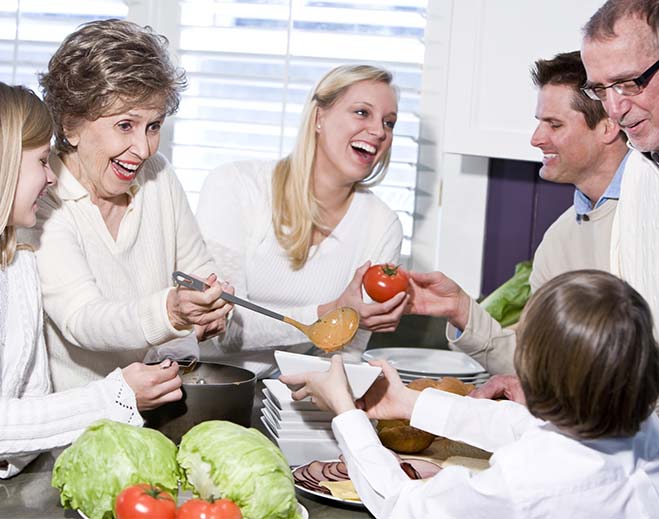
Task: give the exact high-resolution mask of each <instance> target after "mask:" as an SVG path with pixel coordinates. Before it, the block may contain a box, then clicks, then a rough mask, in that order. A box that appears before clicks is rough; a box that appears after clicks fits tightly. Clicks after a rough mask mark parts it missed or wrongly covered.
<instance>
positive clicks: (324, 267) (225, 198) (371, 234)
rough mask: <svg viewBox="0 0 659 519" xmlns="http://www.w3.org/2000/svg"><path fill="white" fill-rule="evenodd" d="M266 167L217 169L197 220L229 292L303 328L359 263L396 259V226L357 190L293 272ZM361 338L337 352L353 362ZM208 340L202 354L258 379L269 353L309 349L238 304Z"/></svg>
mask: <svg viewBox="0 0 659 519" xmlns="http://www.w3.org/2000/svg"><path fill="white" fill-rule="evenodd" d="M274 166H275V163H274V162H270V161H256V160H253V161H244V162H233V163H228V164H224V165H222V166H220V167H219V168H218V169H216V170H215V171H213V172H212V173H211V174H210V175H209V176H208V177H207V179H206V181H205V182H204V185H203V187H202V190H201V194H200V197H199V205H198V208H197V220H198V221H199V226H200V227H201V232H202V234H203V236H204V238H205V239H206V242H207V243H208V248H209V250H210V251H211V254H212V255H213V257H214V258H215V261H216V263H217V264H218V265H221V268H222V272H221V274H222V276H223V277H224V278H225V279H227V280H228V281H229V282H230V283H231V284H232V285H233V286H234V287H235V288H236V295H238V296H242V297H245V298H247V299H249V300H250V301H253V302H254V303H256V304H259V305H262V306H265V307H267V308H269V309H271V310H274V311H275V312H277V313H280V314H283V315H286V316H289V317H292V318H293V319H296V320H298V321H300V322H302V323H305V324H310V323H312V322H314V321H315V320H316V319H317V318H318V305H320V304H324V303H328V302H330V301H333V300H334V299H336V298H337V297H338V296H339V295H341V293H342V292H343V291H344V290H345V289H346V287H347V286H348V284H349V283H350V281H351V280H352V278H353V276H354V274H355V270H357V268H358V267H359V266H361V265H362V264H363V263H364V262H365V261H367V260H371V262H372V263H397V262H398V258H399V254H400V246H401V242H402V238H403V232H402V226H401V224H400V221H399V220H398V217H397V216H396V213H395V212H394V211H392V210H391V209H390V208H389V207H388V206H387V205H386V204H385V203H384V202H382V201H381V200H380V199H379V198H377V197H376V196H375V195H374V194H373V193H372V192H370V191H369V190H367V189H360V190H358V191H356V192H355V194H354V196H353V199H352V201H351V204H350V207H349V209H348V211H347V213H346V214H345V216H344V217H343V219H342V220H341V222H339V224H338V225H337V226H336V227H335V228H334V230H333V231H332V233H331V234H330V235H329V236H328V237H327V238H326V239H324V240H323V241H322V242H321V243H320V244H319V245H318V246H315V247H312V249H311V254H310V257H309V259H308V261H307V263H306V264H305V266H304V267H303V268H302V269H300V270H298V271H293V270H292V269H291V267H290V263H289V260H288V257H287V255H286V252H285V251H284V249H283V248H282V247H281V246H280V245H279V242H278V241H277V238H276V236H275V233H274V229H273V226H272V173H273V169H274ZM369 337H370V333H369V332H367V331H365V330H359V331H358V332H357V336H356V337H355V339H354V340H353V342H352V343H351V344H350V345H349V346H348V347H346V348H344V350H342V354H343V355H344V356H345V357H347V358H348V360H350V359H351V358H352V359H353V360H359V358H360V356H361V353H362V351H363V350H364V349H365V348H366V344H367V342H368V339H369ZM213 343H214V344H215V346H216V348H217V350H216V352H215V353H212V352H209V351H208V349H206V355H208V357H210V358H214V359H221V360H223V361H225V362H229V363H232V364H239V365H241V366H243V367H246V368H248V369H250V370H252V371H255V372H256V373H257V374H258V375H259V376H260V377H263V376H266V375H267V374H268V371H269V370H271V368H272V366H273V350H274V349H275V348H276V349H281V348H282V347H284V348H286V349H288V350H292V351H298V352H306V351H308V350H309V349H310V348H311V347H312V345H311V343H310V342H309V341H308V339H307V338H306V337H305V336H304V335H303V334H302V333H301V332H300V331H298V330H297V329H295V328H293V327H292V326H290V325H288V324H285V323H283V322H281V321H276V320H274V319H271V318H269V317H265V316H263V315H260V314H256V313H254V312H251V311H249V310H245V309H243V308H240V307H235V310H234V316H233V321H232V324H231V327H230V328H229V331H228V332H227V334H226V335H225V337H224V339H223V340H222V341H217V340H213ZM315 351H316V353H320V351H319V350H315ZM203 354H204V347H203V346H202V355H203Z"/></svg>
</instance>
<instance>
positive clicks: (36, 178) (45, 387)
mask: <svg viewBox="0 0 659 519" xmlns="http://www.w3.org/2000/svg"><path fill="white" fill-rule="evenodd" d="M51 137H52V122H51V118H50V114H49V113H48V110H47V108H46V107H45V105H44V104H43V103H42V102H41V101H40V100H39V98H38V97H37V96H36V95H35V94H34V93H33V92H31V91H30V90H27V89H25V88H23V87H18V86H14V87H12V86H8V85H5V84H4V83H0V478H7V477H11V476H13V475H15V474H17V473H18V472H20V471H21V470H22V469H23V467H24V466H25V465H27V463H29V462H30V461H31V460H32V459H33V458H34V457H35V455H36V454H38V453H39V452H41V451H45V450H49V449H53V448H55V447H61V446H63V445H66V444H68V443H70V442H71V441H73V440H74V439H75V438H76V437H77V436H78V435H79V434H80V433H82V431H83V430H84V428H85V427H86V426H87V425H89V424H90V423H92V422H93V421H95V420H97V419H99V418H109V419H111V420H116V421H120V422H124V423H129V424H134V425H141V424H142V418H141V417H140V414H139V410H145V409H151V408H153V407H157V406H158V405H161V404H163V403H165V402H169V401H173V400H177V399H179V398H180V397H181V391H180V389H179V388H180V385H181V379H180V378H179V376H178V366H177V365H176V363H174V364H171V365H170V366H169V367H168V366H167V364H170V363H169V362H167V363H165V364H162V365H160V366H145V365H143V364H139V363H134V364H131V365H130V366H128V367H126V368H124V369H118V368H117V369H115V370H114V371H112V372H111V373H110V374H109V375H108V376H107V377H105V378H104V379H102V380H99V381H96V382H92V383H91V384H89V385H87V386H85V387H82V388H79V389H73V390H70V391H66V392H62V393H55V394H48V393H50V392H51V383H50V376H49V367H48V358H47V354H46V346H45V343H44V336H43V333H42V327H43V312H42V308H41V292H40V283H39V277H38V273H37V267H36V260H35V257H34V253H33V252H32V251H31V250H30V249H29V248H27V247H25V246H21V245H20V244H19V245H17V243H16V241H17V240H16V229H17V228H21V227H31V226H33V225H34V224H35V223H36V210H37V199H38V198H39V197H41V196H42V195H43V194H44V192H45V190H46V188H47V187H48V186H50V185H53V184H54V183H55V176H54V175H53V172H52V171H51V170H50V167H49V166H48V154H49V151H50V139H51Z"/></svg>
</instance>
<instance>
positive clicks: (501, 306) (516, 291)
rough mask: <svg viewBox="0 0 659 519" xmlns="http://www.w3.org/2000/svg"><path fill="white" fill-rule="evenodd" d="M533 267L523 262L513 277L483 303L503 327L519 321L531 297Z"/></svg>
mask: <svg viewBox="0 0 659 519" xmlns="http://www.w3.org/2000/svg"><path fill="white" fill-rule="evenodd" d="M531 267H532V263H531V262H530V261H522V262H521V263H518V264H517V265H515V274H514V275H513V277H511V278H510V279H509V280H508V281H506V282H505V283H504V284H503V285H501V286H500V287H499V288H497V289H496V290H495V291H494V292H492V293H491V294H490V295H489V296H487V297H486V298H485V299H483V301H481V306H482V307H483V308H484V309H485V310H486V311H487V312H488V313H489V314H490V315H491V316H492V317H493V318H494V319H496V320H497V321H498V322H499V324H500V325H501V326H510V325H511V324H515V323H516V322H517V321H519V316H520V315H521V313H522V310H523V309H524V305H525V304H526V302H527V301H528V300H529V297H530V295H531V285H529V276H530V275H531Z"/></svg>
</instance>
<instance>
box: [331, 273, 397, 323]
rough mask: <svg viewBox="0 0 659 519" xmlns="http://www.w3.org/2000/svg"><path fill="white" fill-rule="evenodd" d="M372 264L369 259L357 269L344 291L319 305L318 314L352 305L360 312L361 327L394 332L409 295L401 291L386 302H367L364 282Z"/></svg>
mask: <svg viewBox="0 0 659 519" xmlns="http://www.w3.org/2000/svg"><path fill="white" fill-rule="evenodd" d="M370 266H371V262H370V261H367V262H366V263H364V264H363V265H362V266H361V267H359V268H358V269H357V270H356V271H355V275H354V276H353V278H352V281H350V284H349V285H348V286H347V287H346V289H345V290H344V291H343V293H342V294H341V295H340V296H339V297H338V298H337V299H336V300H335V301H332V302H330V303H327V304H324V305H320V306H319V307H318V315H319V316H320V315H323V314H324V313H326V312H329V311H331V310H334V309H335V308H339V307H341V306H350V307H352V308H354V309H355V310H357V312H359V327H360V328H364V329H366V330H369V331H371V332H393V331H395V330H396V328H397V327H398V323H399V322H400V318H401V317H402V315H403V311H404V310H405V306H406V304H407V301H408V297H409V296H408V295H407V294H406V293H405V292H400V293H398V294H396V295H395V296H394V297H392V298H391V299H389V300H388V301H385V302H384V303H377V302H376V303H365V302H364V298H363V295H362V282H363V279H364V275H365V274H366V271H367V270H368V269H369V267H370Z"/></svg>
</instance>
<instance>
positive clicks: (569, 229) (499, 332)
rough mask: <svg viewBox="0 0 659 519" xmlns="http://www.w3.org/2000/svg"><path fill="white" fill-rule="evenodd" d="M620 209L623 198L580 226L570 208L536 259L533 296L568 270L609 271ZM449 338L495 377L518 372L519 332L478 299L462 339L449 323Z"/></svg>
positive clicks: (608, 203)
mask: <svg viewBox="0 0 659 519" xmlns="http://www.w3.org/2000/svg"><path fill="white" fill-rule="evenodd" d="M623 178H624V177H623ZM617 205H618V201H617V200H611V199H609V200H607V201H606V202H604V203H603V204H602V205H601V206H599V207H598V208H597V209H593V210H592V211H591V212H589V213H588V218H589V221H587V222H586V221H582V222H581V223H579V222H577V213H576V211H575V210H574V207H570V208H569V209H568V210H567V211H565V212H564V213H563V214H562V215H561V216H560V217H559V218H558V220H556V221H555V222H554V223H553V224H552V225H551V226H550V227H549V229H547V232H546V233H545V235H544V237H543V239H542V242H541V243H540V245H539V246H538V250H537V251H536V253H535V257H534V258H533V270H532V272H531V277H530V280H529V281H530V284H531V290H532V291H533V292H535V291H536V290H537V289H538V288H540V287H541V286H542V285H544V284H545V283H546V282H547V281H549V280H550V279H552V278H554V277H556V276H558V275H559V274H563V273H564V272H570V271H572V270H580V269H599V270H604V271H609V248H610V243H611V227H612V225H613V218H614V215H615V213H616V207H617ZM446 336H447V339H448V340H449V344H450V345H451V346H453V347H455V348H457V349H458V350H461V351H464V352H465V353H467V354H469V355H470V356H472V357H473V358H474V359H476V360H477V361H478V362H480V363H481V365H482V366H483V367H484V368H485V369H486V370H487V371H489V372H490V373H492V374H493V375H496V374H501V373H514V372H515V368H514V366H513V355H514V353H515V344H516V340H515V331H514V330H511V329H502V328H501V326H500V325H499V323H498V322H497V321H495V320H494V319H493V318H492V317H491V316H490V314H488V313H487V312H486V311H485V310H483V308H482V307H481V306H480V305H479V304H478V303H476V301H474V300H473V299H472V301H471V305H470V308H469V321H468V323H467V326H466V328H465V330H464V332H463V333H462V335H460V337H459V338H458V339H456V338H455V337H456V329H455V328H454V327H453V326H451V325H448V326H447V328H446Z"/></svg>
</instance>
